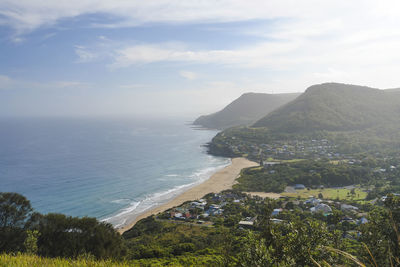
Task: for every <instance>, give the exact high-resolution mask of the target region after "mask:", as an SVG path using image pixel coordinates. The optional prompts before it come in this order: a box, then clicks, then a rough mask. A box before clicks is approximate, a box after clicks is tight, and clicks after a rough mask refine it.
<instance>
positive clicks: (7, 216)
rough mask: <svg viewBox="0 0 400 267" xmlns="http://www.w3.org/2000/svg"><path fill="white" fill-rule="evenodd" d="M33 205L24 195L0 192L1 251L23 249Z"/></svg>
mask: <svg viewBox="0 0 400 267" xmlns="http://www.w3.org/2000/svg"><path fill="white" fill-rule="evenodd" d="M31 214H32V207H31V204H30V202H29V200H27V199H26V198H25V197H24V196H22V195H20V194H17V193H0V251H5V252H12V251H22V250H23V249H24V247H23V243H24V240H25V238H26V234H25V224H26V222H27V221H28V220H29V219H30V216H31Z"/></svg>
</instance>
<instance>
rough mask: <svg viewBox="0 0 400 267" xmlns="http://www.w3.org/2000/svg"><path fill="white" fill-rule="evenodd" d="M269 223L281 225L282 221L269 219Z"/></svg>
mask: <svg viewBox="0 0 400 267" xmlns="http://www.w3.org/2000/svg"><path fill="white" fill-rule="evenodd" d="M270 221H271V222H272V223H283V220H279V219H270Z"/></svg>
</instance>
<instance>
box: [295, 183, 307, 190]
mask: <svg viewBox="0 0 400 267" xmlns="http://www.w3.org/2000/svg"><path fill="white" fill-rule="evenodd" d="M294 189H296V190H301V189H306V187H305V186H304V185H303V184H295V185H294Z"/></svg>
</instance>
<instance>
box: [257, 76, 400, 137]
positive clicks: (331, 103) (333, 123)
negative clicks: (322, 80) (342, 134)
mask: <svg viewBox="0 0 400 267" xmlns="http://www.w3.org/2000/svg"><path fill="white" fill-rule="evenodd" d="M399 111H400V94H399V93H397V92H385V91H383V90H378V89H372V88H368V87H362V86H355V85H347V84H338V83H326V84H321V85H314V86H311V87H310V88H308V89H307V90H306V92H305V93H304V94H302V95H301V96H300V97H298V98H297V99H296V100H295V101H293V102H291V103H290V104H287V105H285V106H283V107H281V108H279V109H278V110H276V111H274V112H273V113H271V114H269V115H267V116H266V117H264V118H263V119H261V120H259V121H258V122H256V123H255V125H254V126H256V127H267V128H269V129H270V130H272V131H274V132H287V133H292V132H311V131H318V130H327V131H352V130H364V129H366V128H371V127H373V128H375V127H378V126H379V127H384V126H390V125H392V124H398V123H399V119H400V118H399V116H397V114H398V112H399Z"/></svg>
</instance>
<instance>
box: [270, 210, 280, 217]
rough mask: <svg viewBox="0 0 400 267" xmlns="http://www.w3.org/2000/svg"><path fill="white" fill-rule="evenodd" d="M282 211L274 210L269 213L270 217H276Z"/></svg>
mask: <svg viewBox="0 0 400 267" xmlns="http://www.w3.org/2000/svg"><path fill="white" fill-rule="evenodd" d="M281 211H282V209H274V210H273V211H272V213H271V216H276V215H278V214H279V213H280V212H281Z"/></svg>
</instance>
